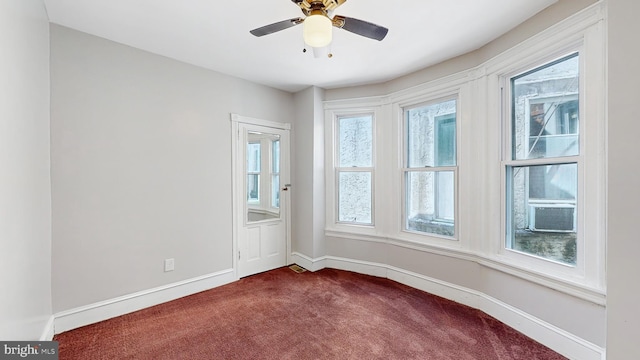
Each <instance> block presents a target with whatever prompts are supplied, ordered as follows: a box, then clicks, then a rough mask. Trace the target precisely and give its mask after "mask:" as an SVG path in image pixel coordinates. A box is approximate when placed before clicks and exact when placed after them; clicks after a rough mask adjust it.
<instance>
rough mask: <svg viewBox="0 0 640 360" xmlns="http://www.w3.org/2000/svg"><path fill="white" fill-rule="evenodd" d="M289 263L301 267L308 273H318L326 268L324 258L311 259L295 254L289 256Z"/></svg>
mask: <svg viewBox="0 0 640 360" xmlns="http://www.w3.org/2000/svg"><path fill="white" fill-rule="evenodd" d="M291 262H292V263H294V264H297V265H299V266H302V267H303V268H305V269H307V270H309V271H318V270H322V269H324V268H325V267H327V266H326V259H325V258H324V257H321V258H318V259H312V258H310V257H308V256H306V255H304V254H300V253H297V252H294V253H292V254H291Z"/></svg>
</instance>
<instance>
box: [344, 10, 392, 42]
mask: <svg viewBox="0 0 640 360" xmlns="http://www.w3.org/2000/svg"><path fill="white" fill-rule="evenodd" d="M332 21H333V26H335V27H339V28H341V29H345V30H347V31H349V32H352V33H354V34H358V35H361V36H364V37H368V38H369V39H374V40H378V41H380V40H382V39H384V37H385V36H387V33H388V32H389V29H387V28H386V27H384V26H380V25H376V24H373V23H370V22H367V21H363V20H358V19H354V18H350V17H346V16H340V15H336V16H334V17H333V20H332Z"/></svg>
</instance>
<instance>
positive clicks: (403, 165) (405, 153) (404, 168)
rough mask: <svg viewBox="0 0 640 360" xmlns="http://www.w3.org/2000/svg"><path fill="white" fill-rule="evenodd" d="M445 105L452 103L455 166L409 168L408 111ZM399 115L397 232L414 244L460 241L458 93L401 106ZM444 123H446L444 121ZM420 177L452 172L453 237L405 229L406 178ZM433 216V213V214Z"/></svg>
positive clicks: (423, 99)
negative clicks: (409, 176)
mask: <svg viewBox="0 0 640 360" xmlns="http://www.w3.org/2000/svg"><path fill="white" fill-rule="evenodd" d="M448 101H455V123H456V126H455V165H453V166H451V165H448V166H433V167H423V168H419V167H409V131H408V120H407V111H410V110H411V109H416V108H420V107H427V106H430V105H436V104H439V103H444V102H448ZM398 109H399V110H398V112H399V115H398V117H399V122H400V126H399V129H400V136H401V139H402V140H401V142H400V146H399V148H398V151H399V152H400V156H399V157H400V167H399V168H400V172H399V173H400V175H399V176H400V184H401V185H400V186H401V197H400V207H401V212H400V213H401V221H400V232H401V233H402V234H405V235H408V236H409V237H410V238H411V239H413V240H417V241H418V242H433V241H443V240H444V241H445V242H458V240H459V229H460V217H459V214H460V211H459V203H460V201H459V189H460V185H459V184H460V181H459V167H460V162H459V159H460V149H459V146H458V144H459V138H460V124H459V120H460V114H461V111H460V109H461V106H460V93H459V90H457V89H456V90H455V91H454V92H451V93H449V94H447V95H442V94H437V95H436V96H431V97H422V98H420V99H419V100H414V101H410V102H406V103H402V104H398ZM449 115H450V114H443V115H439V116H437V117H447V118H448V117H449ZM437 117H434V158H435V157H436V154H437V145H436V138H437V132H436V131H435V129H436V127H437V124H436V123H435V121H436V118H437ZM445 120H446V119H445ZM412 172H414V173H420V172H432V173H433V174H434V177H437V174H438V173H440V172H453V177H454V179H453V187H454V190H453V202H454V204H453V206H454V211H453V216H454V221H453V235H452V236H448V235H442V234H437V233H430V232H423V231H418V230H411V229H409V228H408V226H407V224H408V221H409V219H408V217H407V216H408V214H407V212H408V211H407V208H408V205H409V204H408V203H409V199H408V198H407V196H408V184H407V181H408V175H409V173H412ZM435 202H436V199H435V194H434V206H437V205H436V204H435ZM434 212H435V211H434Z"/></svg>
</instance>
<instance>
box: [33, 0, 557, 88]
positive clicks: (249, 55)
mask: <svg viewBox="0 0 640 360" xmlns="http://www.w3.org/2000/svg"><path fill="white" fill-rule="evenodd" d="M556 1H557V0H402V1H389V0H348V1H347V2H346V3H345V4H343V5H342V6H341V7H339V8H338V9H337V10H336V11H335V14H339V15H343V16H347V17H352V18H357V19H360V20H365V21H369V22H372V23H375V24H378V25H382V26H385V27H387V28H388V29H389V34H388V35H387V37H386V38H385V39H384V40H382V41H381V42H378V41H376V40H371V39H368V38H364V37H361V36H358V35H355V34H353V33H350V32H347V31H345V30H341V29H336V28H334V30H333V43H332V45H331V52H332V53H333V55H334V56H333V57H332V58H328V57H320V58H315V57H314V56H313V54H312V53H311V52H307V53H303V52H302V49H303V48H304V42H303V40H302V26H295V27H292V28H289V29H286V30H283V31H281V32H278V33H274V34H270V35H267V36H264V37H261V38H257V37H254V36H253V35H251V34H249V30H251V29H254V28H257V27H260V26H263V25H267V24H271V23H274V22H277V21H281V20H286V19H290V18H295V17H303V14H302V12H301V11H300V9H299V8H298V7H297V6H296V5H295V4H294V3H292V2H291V1H290V0H262V1H251V0H244V1H242V0H230V1H222V0H45V4H46V7H47V11H48V13H49V19H50V21H51V22H52V23H56V24H60V25H63V26H67V27H70V28H73V29H77V30H80V31H83V32H86V33H89V34H93V35H97V36H100V37H103V38H106V39H109V40H113V41H116V42H119V43H122V44H126V45H130V46H133V47H136V48H139V49H143V50H147V51H149V52H152V53H156V54H160V55H164V56H167V57H170V58H173V59H177V60H180V61H184V62H186V63H190V64H194V65H198V66H201V67H204V68H208V69H212V70H215V71H218V72H221V73H225V74H229V75H232V76H236V77H240V78H244V79H248V80H251V81H253V82H257V83H261V84H265V85H269V86H272V87H276V88H279V89H283V90H286V91H292V92H293V91H298V90H301V89H303V88H306V87H308V86H310V85H316V86H319V87H322V88H327V89H329V88H336V87H342V86H350V85H361V84H368V83H377V82H382V81H386V80H389V79H393V78H395V77H398V76H401V75H405V74H408V73H411V72H413V71H416V70H419V69H422V68H424V67H427V66H429V65H433V64H436V63H439V62H441V61H443V60H446V59H449V58H452V57H455V56H458V55H461V54H464V53H466V52H469V51H472V50H475V49H477V48H479V47H481V46H483V45H484V44H486V43H488V42H489V41H491V40H493V39H495V38H497V37H499V36H500V35H502V34H504V33H505V32H507V31H509V30H510V29H512V28H513V27H515V26H516V25H518V24H520V23H522V22H523V21H525V20H526V19H528V18H530V17H531V16H533V15H534V14H536V13H538V12H539V11H541V10H542V9H544V8H546V7H548V6H549V5H551V4H553V3H554V2H556Z"/></svg>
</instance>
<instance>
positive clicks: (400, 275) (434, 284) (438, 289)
mask: <svg viewBox="0 0 640 360" xmlns="http://www.w3.org/2000/svg"><path fill="white" fill-rule="evenodd" d="M296 256H297V257H299V258H300V259H305V261H308V262H310V263H317V262H323V263H326V267H328V268H334V269H340V270H346V271H353V272H357V273H361V274H367V275H372V276H377V277H383V278H387V279H390V280H393V281H396V282H399V283H401V284H404V285H407V286H411V287H413V288H416V289H419V290H422V291H425V292H427V293H430V294H433V295H437V296H441V297H444V298H446V299H449V300H453V301H455V302H457V303H460V304H463V305H467V306H470V307H472V308H475V309H478V310H480V311H483V312H484V313H486V314H488V315H490V316H492V317H494V318H496V319H498V320H500V321H502V322H503V323H505V324H506V325H508V326H510V327H512V328H514V329H516V330H517V331H519V332H521V333H523V334H524V335H526V336H528V337H530V338H532V339H534V340H536V341H538V342H540V343H541V344H543V345H545V346H547V347H549V348H551V349H553V350H554V351H556V352H558V353H560V354H562V355H564V356H566V357H568V358H569V359H579V360H604V359H605V357H606V351H605V349H604V348H602V347H600V346H598V345H595V344H593V343H591V342H589V341H587V340H584V339H582V338H580V337H578V336H576V335H574V334H572V333H570V332H568V331H565V330H563V329H561V328H559V327H557V326H554V325H552V324H550V323H548V322H546V321H543V320H540V319H538V318H537V317H535V316H532V315H530V314H528V313H526V312H524V311H522V310H520V309H517V308H515V307H513V306H511V305H509V304H507V303H504V302H502V301H500V300H498V299H495V298H493V297H491V296H489V295H486V294H484V293H481V292H479V291H476V290H472V289H469V288H466V287H463V286H459V285H455V284H451V283H448V282H446V281H442V280H438V279H434V278H431V277H428V276H424V275H420V274H417V273H414V272H411V271H407V270H404V269H400V268H397V267H393V266H388V265H384V264H379V263H373V262H367V261H361V260H353V259H347V258H340V257H334V256H325V257H323V258H320V259H311V258H308V257H306V256H304V255H301V254H296Z"/></svg>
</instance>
